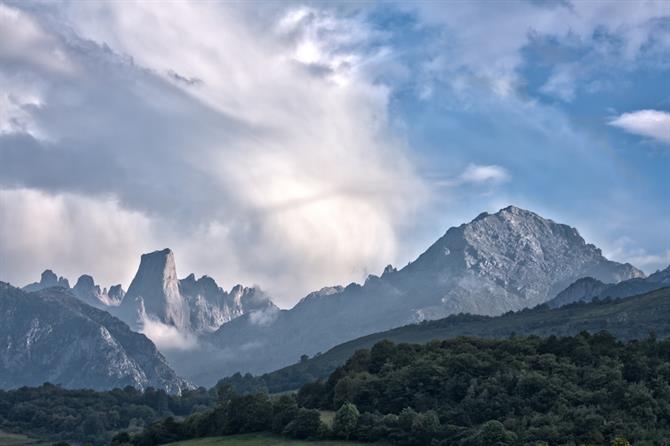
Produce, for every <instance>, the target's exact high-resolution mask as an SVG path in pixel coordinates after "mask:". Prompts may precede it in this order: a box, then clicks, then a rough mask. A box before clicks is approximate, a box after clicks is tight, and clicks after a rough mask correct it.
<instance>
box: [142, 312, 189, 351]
mask: <svg viewBox="0 0 670 446" xmlns="http://www.w3.org/2000/svg"><path fill="white" fill-rule="evenodd" d="M140 327H141V329H140V333H142V334H144V335H145V336H147V337H148V338H149V339H151V340H152V341H153V343H154V344H156V347H158V349H159V350H161V351H169V350H193V349H195V348H197V347H198V338H197V337H196V336H195V335H194V334H192V333H189V332H182V331H179V329H177V328H176V327H174V326H172V325H167V324H164V323H162V322H161V321H158V320H156V319H154V318H151V317H149V316H146V315H144V316H143V317H142V320H141V321H140Z"/></svg>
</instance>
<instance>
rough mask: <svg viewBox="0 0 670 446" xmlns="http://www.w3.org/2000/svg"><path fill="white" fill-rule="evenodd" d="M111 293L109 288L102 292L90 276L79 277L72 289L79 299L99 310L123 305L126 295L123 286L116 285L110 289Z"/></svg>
mask: <svg viewBox="0 0 670 446" xmlns="http://www.w3.org/2000/svg"><path fill="white" fill-rule="evenodd" d="M110 292H111V293H110ZM110 292H108V291H107V288H104V289H102V290H101V289H100V285H96V284H95V281H94V280H93V277H91V276H89V275H88V274H84V275H82V276H81V277H79V279H77V283H76V284H75V285H74V287H73V288H72V293H73V294H74V295H75V296H77V297H78V298H79V299H81V300H82V301H84V302H85V303H87V304H89V305H92V306H94V307H99V308H104V307H115V306H118V305H119V304H120V303H121V300H122V299H123V296H124V294H125V293H124V291H123V288H121V285H114V286H113V287H111V288H110Z"/></svg>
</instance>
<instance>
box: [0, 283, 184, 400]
mask: <svg viewBox="0 0 670 446" xmlns="http://www.w3.org/2000/svg"><path fill="white" fill-rule="evenodd" d="M0 321H1V323H0V344H1V345H2V349H0V387H2V388H13V387H19V386H37V385H40V384H42V383H44V382H47V381H48V382H51V383H53V384H60V385H62V386H64V387H68V388H93V389H110V388H114V387H125V386H128V385H130V386H134V387H136V388H139V389H145V388H147V387H149V386H151V387H154V388H159V389H164V390H165V391H167V392H170V393H180V392H181V391H182V390H184V389H187V388H190V387H192V386H191V385H190V384H189V383H188V382H186V381H185V380H183V379H182V378H179V377H178V376H177V375H176V374H175V372H174V371H173V370H172V369H171V368H170V367H169V366H168V364H167V362H166V360H165V358H164V357H163V355H161V353H159V352H158V350H157V349H156V347H155V346H154V344H153V343H152V342H151V341H150V340H149V339H148V338H146V337H145V336H144V335H141V334H138V333H134V332H132V331H131V330H130V329H129V327H128V326H127V325H126V324H124V323H123V322H121V321H120V320H118V319H117V318H115V317H113V316H111V315H110V314H109V313H107V312H105V311H102V310H99V309H96V308H93V307H91V306H89V305H86V304H85V303H83V302H81V301H80V300H79V299H77V298H75V297H74V296H73V295H72V293H71V292H70V291H69V290H67V289H65V288H54V287H49V288H45V289H43V290H39V291H36V292H32V293H26V292H23V291H21V290H19V289H17V288H14V287H12V286H10V285H8V284H6V283H2V282H0Z"/></svg>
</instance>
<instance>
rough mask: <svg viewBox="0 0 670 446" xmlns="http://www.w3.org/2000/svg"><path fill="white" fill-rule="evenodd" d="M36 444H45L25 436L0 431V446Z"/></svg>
mask: <svg viewBox="0 0 670 446" xmlns="http://www.w3.org/2000/svg"><path fill="white" fill-rule="evenodd" d="M37 444H40V445H46V444H47V443H42V442H40V440H36V439H34V438H30V437H27V436H25V435H21V434H10V433H9V432H3V431H0V446H29V445H37Z"/></svg>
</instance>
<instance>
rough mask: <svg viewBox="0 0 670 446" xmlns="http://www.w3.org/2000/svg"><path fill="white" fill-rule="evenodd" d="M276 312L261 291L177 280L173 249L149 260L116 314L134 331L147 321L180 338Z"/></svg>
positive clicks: (146, 256) (208, 281)
mask: <svg viewBox="0 0 670 446" xmlns="http://www.w3.org/2000/svg"><path fill="white" fill-rule="evenodd" d="M261 310H262V311H275V310H277V307H276V306H275V305H274V304H273V303H272V301H271V300H270V298H269V297H268V296H267V295H266V294H265V293H263V292H262V291H261V290H260V289H258V288H246V287H243V286H241V285H236V286H235V287H233V289H232V290H231V291H230V292H226V291H224V290H223V289H222V288H221V287H219V286H218V285H217V283H216V282H215V281H214V279H212V278H211V277H208V276H202V277H201V278H199V279H196V278H195V275H194V274H190V275H188V276H187V277H186V278H184V279H182V280H179V279H177V269H176V264H175V258H174V253H173V252H172V251H171V250H170V249H164V250H162V251H154V252H151V253H149V254H144V255H142V257H141V260H140V266H139V268H138V270H137V273H136V274H135V278H134V279H133V281H132V283H131V284H130V287H129V288H128V292H127V293H126V294H125V296H124V298H123V301H122V302H121V305H120V306H119V308H118V311H117V314H118V315H119V317H120V318H121V319H123V320H124V321H126V322H127V323H128V324H129V325H130V326H131V327H137V328H141V326H142V324H143V322H144V321H146V319H147V318H149V319H152V320H154V321H159V322H161V323H163V324H165V325H168V326H172V327H175V328H176V329H177V330H178V331H179V332H181V333H196V334H198V333H208V332H213V331H215V330H216V329H218V328H219V327H220V326H221V325H222V324H224V323H226V322H228V321H230V320H232V319H235V318H236V317H239V316H241V315H243V314H246V313H249V312H256V311H261Z"/></svg>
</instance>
